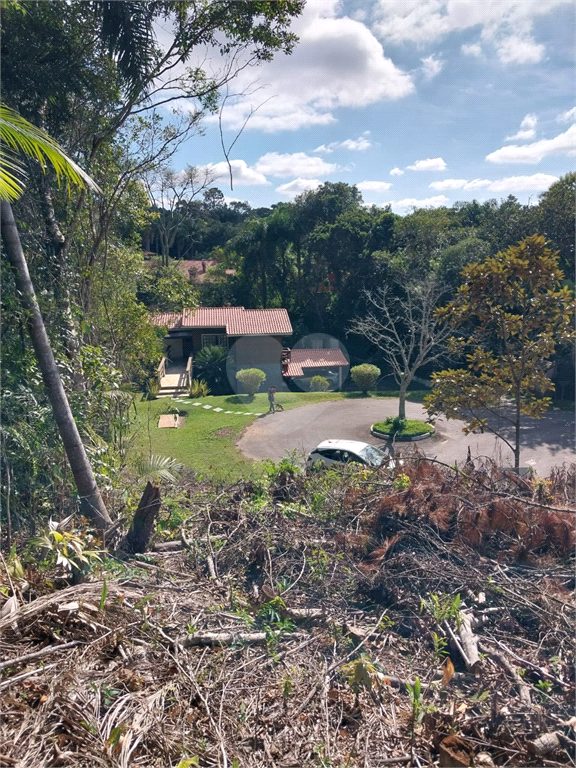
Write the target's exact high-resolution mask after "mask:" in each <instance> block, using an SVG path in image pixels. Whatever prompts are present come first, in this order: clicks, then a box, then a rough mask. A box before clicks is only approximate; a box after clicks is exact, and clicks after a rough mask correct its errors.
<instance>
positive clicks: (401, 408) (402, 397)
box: [398, 382, 408, 419]
mask: <svg viewBox="0 0 576 768" xmlns="http://www.w3.org/2000/svg"><path fill="white" fill-rule="evenodd" d="M407 389H408V383H407V382H403V383H402V384H401V385H400V394H399V396H398V418H400V419H405V418H406V390H407Z"/></svg>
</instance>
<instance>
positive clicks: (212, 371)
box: [194, 347, 229, 395]
mask: <svg viewBox="0 0 576 768" xmlns="http://www.w3.org/2000/svg"><path fill="white" fill-rule="evenodd" d="M227 359H228V350H227V349H225V348H224V347H204V348H203V349H201V350H200V352H198V354H197V355H196V356H195V358H194V372H195V373H196V375H197V376H198V377H200V378H202V379H204V380H205V381H206V382H207V383H208V386H209V387H210V391H211V392H212V393H213V394H215V395H222V394H225V393H226V392H227V391H228V390H229V387H228V379H227V376H226V360H227Z"/></svg>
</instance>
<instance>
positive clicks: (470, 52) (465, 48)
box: [460, 43, 482, 57]
mask: <svg viewBox="0 0 576 768" xmlns="http://www.w3.org/2000/svg"><path fill="white" fill-rule="evenodd" d="M460 50H461V51H462V53H463V54H464V55H465V56H476V57H478V56H482V46H481V45H480V43H464V44H463V45H462V46H461V48H460Z"/></svg>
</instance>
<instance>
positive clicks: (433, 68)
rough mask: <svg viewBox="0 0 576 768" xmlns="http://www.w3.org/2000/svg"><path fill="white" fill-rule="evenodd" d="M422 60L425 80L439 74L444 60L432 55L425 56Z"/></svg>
mask: <svg viewBox="0 0 576 768" xmlns="http://www.w3.org/2000/svg"><path fill="white" fill-rule="evenodd" d="M421 61H422V74H423V76H424V79H425V80H432V78H433V77H436V75H439V74H440V72H441V71H442V67H443V66H444V62H443V61H441V60H440V59H436V58H434V56H426V58H425V59H421Z"/></svg>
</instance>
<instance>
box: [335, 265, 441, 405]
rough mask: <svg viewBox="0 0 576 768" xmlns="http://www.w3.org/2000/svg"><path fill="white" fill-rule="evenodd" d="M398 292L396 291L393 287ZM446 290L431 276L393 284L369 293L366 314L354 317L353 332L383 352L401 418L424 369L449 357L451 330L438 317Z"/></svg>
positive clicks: (351, 327)
mask: <svg viewBox="0 0 576 768" xmlns="http://www.w3.org/2000/svg"><path fill="white" fill-rule="evenodd" d="M393 287H394V288H395V291H396V292H393V290H392V288H393ZM442 294H443V287H442V285H440V284H439V283H438V282H436V281H435V280H434V279H433V278H432V277H431V278H430V279H429V280H428V281H426V282H421V283H412V284H410V283H408V284H406V285H404V286H403V287H402V286H401V285H400V284H399V282H396V284H394V282H391V283H390V284H389V285H386V286H385V287H384V288H378V289H376V290H375V291H366V292H365V295H366V298H367V303H368V311H367V314H366V315H364V316H363V317H357V318H355V319H354V320H353V321H352V323H351V325H350V331H351V332H352V333H357V334H359V335H361V336H364V338H366V339H368V340H369V341H371V342H372V343H373V344H374V345H375V346H376V347H378V349H379V350H380V351H381V352H382V353H383V357H384V359H385V360H386V362H387V363H388V365H389V366H390V368H391V369H392V373H393V375H394V379H395V381H396V383H397V384H398V386H399V388H400V394H399V402H398V416H399V418H401V419H405V418H406V392H407V391H408V387H409V385H410V382H411V381H412V380H413V378H414V376H415V375H416V373H417V372H418V370H419V369H420V368H422V366H424V365H427V364H430V363H433V362H436V361H437V360H439V359H440V358H441V357H442V356H443V355H445V354H446V341H447V339H448V337H449V336H450V333H451V330H450V328H449V326H448V325H447V324H446V323H445V322H444V321H443V318H441V317H439V316H437V315H436V314H435V310H436V309H437V307H438V303H439V300H440V298H441V296H442Z"/></svg>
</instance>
